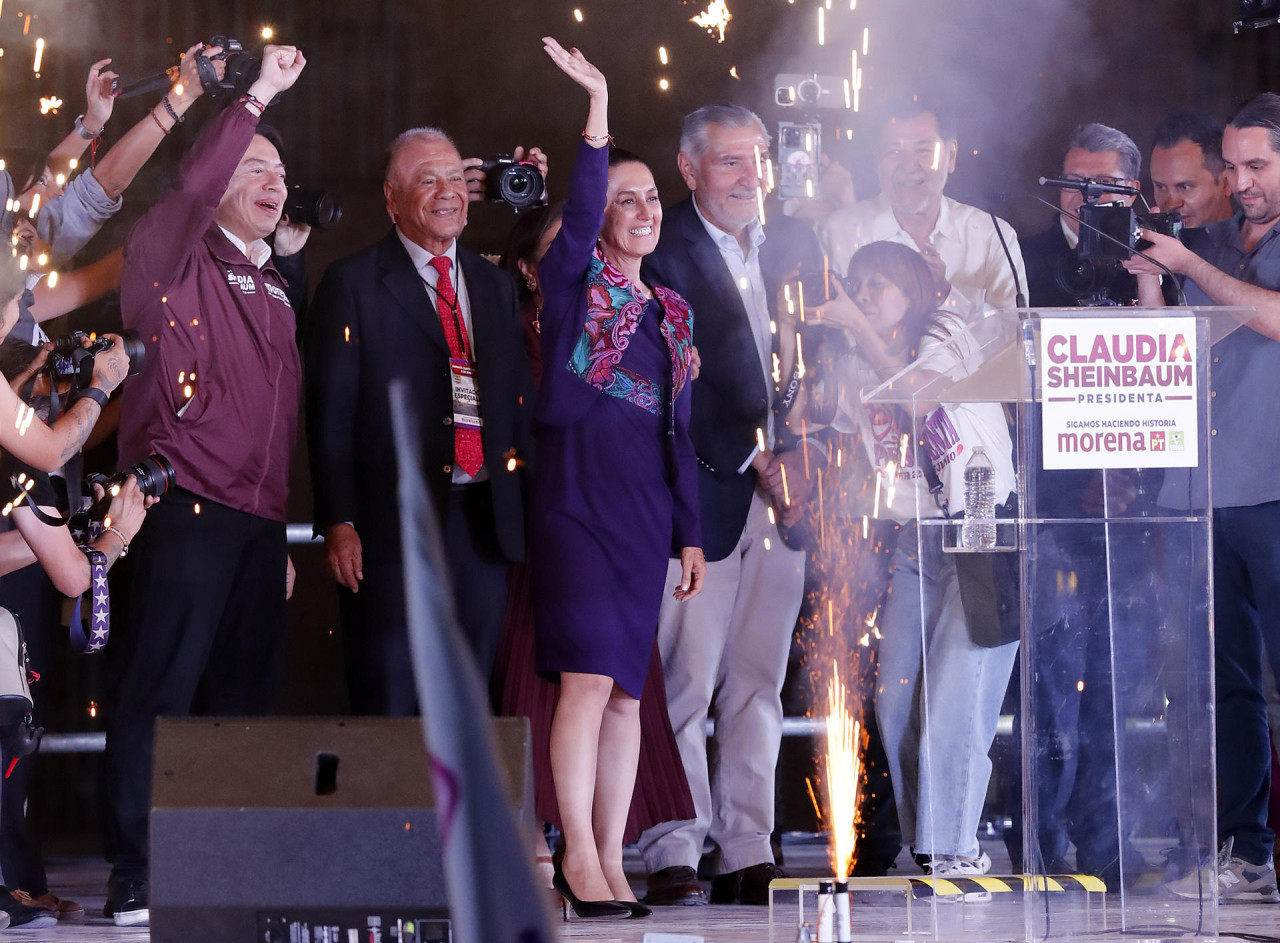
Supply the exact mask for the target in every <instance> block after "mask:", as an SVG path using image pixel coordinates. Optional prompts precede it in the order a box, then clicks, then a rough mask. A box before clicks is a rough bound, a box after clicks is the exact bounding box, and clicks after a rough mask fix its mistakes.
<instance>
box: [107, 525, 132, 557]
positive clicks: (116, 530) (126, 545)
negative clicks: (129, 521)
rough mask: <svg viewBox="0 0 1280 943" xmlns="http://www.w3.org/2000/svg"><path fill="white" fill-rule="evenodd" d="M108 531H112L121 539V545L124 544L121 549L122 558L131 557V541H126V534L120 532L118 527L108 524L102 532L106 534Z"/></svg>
mask: <svg viewBox="0 0 1280 943" xmlns="http://www.w3.org/2000/svg"><path fill="white" fill-rule="evenodd" d="M107 531H110V532H111V533H113V534H115V535H116V536H117V537H119V538H120V543H121V544H122V546H121V548H120V556H121V557H127V556H128V555H129V541H128V540H126V539H125V536H124V534H122V533H121V532H120V528H118V527H116V526H115V525H114V524H108V525H107V526H106V527H104V528H102V532H103V533H104V534H105V533H106V532H107Z"/></svg>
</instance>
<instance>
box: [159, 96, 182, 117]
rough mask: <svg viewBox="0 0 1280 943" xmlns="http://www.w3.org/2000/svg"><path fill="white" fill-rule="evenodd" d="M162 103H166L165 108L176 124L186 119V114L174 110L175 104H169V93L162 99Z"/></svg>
mask: <svg viewBox="0 0 1280 943" xmlns="http://www.w3.org/2000/svg"><path fill="white" fill-rule="evenodd" d="M160 104H162V105H164V110H165V111H167V112H169V117H170V118H172V119H173V123H174V124H182V122H183V121H185V120H186V116H185V115H180V114H178V113H177V112H176V111H174V110H173V106H172V105H170V104H169V96H168V95H167V94H166V95H165V96H164V97H163V98H161V99H160Z"/></svg>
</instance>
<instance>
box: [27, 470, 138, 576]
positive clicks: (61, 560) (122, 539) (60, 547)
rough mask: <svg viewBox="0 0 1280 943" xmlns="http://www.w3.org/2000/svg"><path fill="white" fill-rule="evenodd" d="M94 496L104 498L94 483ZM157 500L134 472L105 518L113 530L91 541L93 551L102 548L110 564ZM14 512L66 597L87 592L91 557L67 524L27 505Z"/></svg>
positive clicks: (51, 512)
mask: <svg viewBox="0 0 1280 943" xmlns="http://www.w3.org/2000/svg"><path fill="white" fill-rule="evenodd" d="M95 497H97V498H101V497H102V491H101V488H100V486H95ZM154 500H155V499H154V498H146V497H145V496H144V495H143V493H142V491H141V490H139V488H138V482H137V479H135V478H134V477H133V476H132V475H130V476H129V478H128V479H127V480H126V481H125V483H124V484H123V485H122V486H121V487H120V490H119V492H118V493H117V494H116V495H115V496H114V497H112V499H111V505H110V507H109V508H108V510H107V516H106V517H105V518H104V523H106V524H108V525H109V527H110V528H111V529H109V530H106V531H104V532H103V533H102V535H101V536H100V537H98V539H97V540H95V541H94V542H93V543H92V544H90V546H91V547H92V548H93V549H94V550H98V551H101V552H102V553H103V555H104V556H106V558H107V560H106V565H107V566H108V567H110V566H111V565H112V564H113V563H115V562H116V560H118V559H119V558H120V557H122V556H124V554H125V552H126V551H127V548H128V545H129V544H130V543H132V542H133V538H134V537H135V536H137V533H138V531H139V530H140V529H141V528H142V521H143V518H144V517H145V515H146V508H147V506H148V505H149V504H150V503H152V502H153V501H154ZM41 510H42V511H44V513H45V514H48V515H56V514H57V513H58V510H57V509H56V508H51V507H41ZM12 513H13V522H14V525H15V526H16V527H17V528H18V532H19V533H20V534H21V535H22V539H23V540H25V541H26V543H27V545H28V546H29V547H30V548H31V551H32V553H34V555H35V560H36V561H37V562H39V564H40V565H41V566H42V567H44V571H45V572H46V573H47V574H49V579H50V580H51V581H52V582H53V585H54V588H55V589H57V590H58V592H60V593H62V594H63V595H64V596H79V595H80V594H81V593H84V592H86V591H88V589H89V587H90V584H91V580H92V575H91V570H90V566H89V558H88V557H87V556H86V555H85V554H84V552H83V551H82V550H81V549H80V548H79V547H78V546H76V542H75V540H74V539H73V538H72V536H71V532H70V531H69V530H68V529H67V527H66V526H65V525H63V526H52V525H50V524H46V523H44V522H43V521H41V520H40V519H39V518H37V517H36V515H35V512H34V511H33V510H32V509H31V508H30V507H27V506H26V505H19V506H18V507H16V508H14V510H13V512H12ZM28 562H30V561H28Z"/></svg>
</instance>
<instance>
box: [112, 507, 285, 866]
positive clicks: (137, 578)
mask: <svg viewBox="0 0 1280 943" xmlns="http://www.w3.org/2000/svg"><path fill="white" fill-rule="evenodd" d="M197 506H198V507H199V513H196V507H197ZM285 555H286V545H285V525H284V524H283V523H281V522H278V521H269V520H266V519H265V518H261V517H257V516H255V515H252V514H247V513H245V512H243V511H237V510H233V509H232V508H229V507H226V506H224V505H220V504H216V503H214V502H213V501H208V500H205V499H203V498H200V497H198V496H196V495H194V494H192V493H190V492H188V491H185V490H183V489H177V490H176V491H171V492H170V493H169V494H166V495H165V497H164V500H162V501H161V502H160V503H159V504H157V505H155V507H153V508H152V509H151V510H150V511H148V512H147V520H146V523H145V524H144V525H143V528H142V531H141V532H140V533H139V535H138V537H137V539H136V540H135V542H134V545H133V547H132V548H131V552H130V556H131V558H134V559H133V564H134V566H133V586H132V593H131V599H130V606H129V617H128V621H127V623H126V626H125V631H123V632H122V633H120V637H117V635H116V633H115V632H113V633H112V639H111V644H112V646H119V650H118V652H117V654H118V656H119V658H120V662H119V666H118V668H119V672H118V676H117V679H116V684H115V685H114V689H113V690H112V691H110V692H109V701H108V703H107V705H106V709H107V710H108V720H107V751H106V756H105V757H104V765H105V778H106V783H105V785H106V789H105V794H106V803H107V815H106V820H107V821H106V826H107V829H106V831H107V835H106V838H107V857H108V859H109V860H111V862H112V863H113V864H114V865H115V866H116V869H117V870H118V871H124V872H129V871H141V870H142V869H144V868H145V867H146V862H147V814H148V811H149V809H150V804H151V764H152V752H153V746H154V728H155V720H156V718H157V717H164V716H176V717H181V716H188V715H193V714H195V715H200V714H207V715H227V716H251V715H255V714H262V713H265V712H266V711H268V710H270V709H271V707H272V706H273V703H274V699H275V691H276V681H277V678H278V676H279V663H280V653H281V648H282V643H283V639H284V631H285V595H284V594H285V568H286V563H285Z"/></svg>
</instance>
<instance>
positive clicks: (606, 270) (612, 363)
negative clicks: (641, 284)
mask: <svg viewBox="0 0 1280 943" xmlns="http://www.w3.org/2000/svg"><path fill="white" fill-rule="evenodd" d="M653 293H654V297H656V298H657V299H658V302H659V304H661V305H662V310H663V319H662V328H661V330H662V336H663V338H664V339H665V340H666V342H667V349H668V350H669V351H670V352H671V367H672V369H671V378H672V382H671V393H670V397H671V398H670V402H672V403H674V402H675V398H676V397H677V396H678V395H679V394H680V391H681V390H682V389H683V388H684V384H685V382H686V381H687V380H688V378H689V365H690V361H691V358H692V356H693V311H692V310H690V308H689V303H688V302H687V301H685V300H684V299H683V298H681V297H680V296H679V295H678V294H676V293H675V292H674V291H671V290H670V289H667V288H662V287H661V286H654V289H653ZM644 308H645V299H644V296H643V295H641V294H640V292H639V291H638V290H637V289H636V287H635V286H634V285H632V284H631V282H629V281H628V280H627V278H626V276H625V275H623V274H622V272H620V271H619V270H618V269H617V268H615V267H614V266H613V265H610V264H609V262H607V261H606V260H605V258H604V256H603V255H602V254H601V253H600V249H599V248H598V247H597V248H596V250H595V252H593V253H592V257H591V264H590V266H589V267H588V269H587V323H586V326H585V327H584V328H583V331H582V336H581V337H579V338H578V342H577V344H575V345H574V348H573V355H572V356H571V357H570V358H569V363H568V367H569V369H570V370H572V371H573V372H574V373H575V374H577V375H578V376H579V377H581V378H582V379H583V380H585V381H586V382H587V383H590V384H591V385H592V386H594V387H595V388H596V389H598V390H600V391H601V392H602V393H607V394H609V395H610V396H616V397H618V398H619V399H624V400H626V401H627V402H630V403H634V404H635V405H637V406H639V407H640V408H642V409H645V410H647V411H648V412H651V413H653V414H655V415H660V414H661V412H662V409H663V406H664V405H665V403H666V402H667V399H666V395H665V392H666V391H664V390H663V388H662V382H661V380H652V379H650V378H648V377H644V376H641V375H640V374H638V373H636V372H635V371H633V370H628V369H627V368H626V367H624V366H622V365H621V361H622V355H623V354H624V353H626V350H627V347H628V345H629V344H630V343H631V336H632V335H633V334H635V332H636V329H637V328H638V327H639V326H640V320H641V318H642V317H643V315H644Z"/></svg>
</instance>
